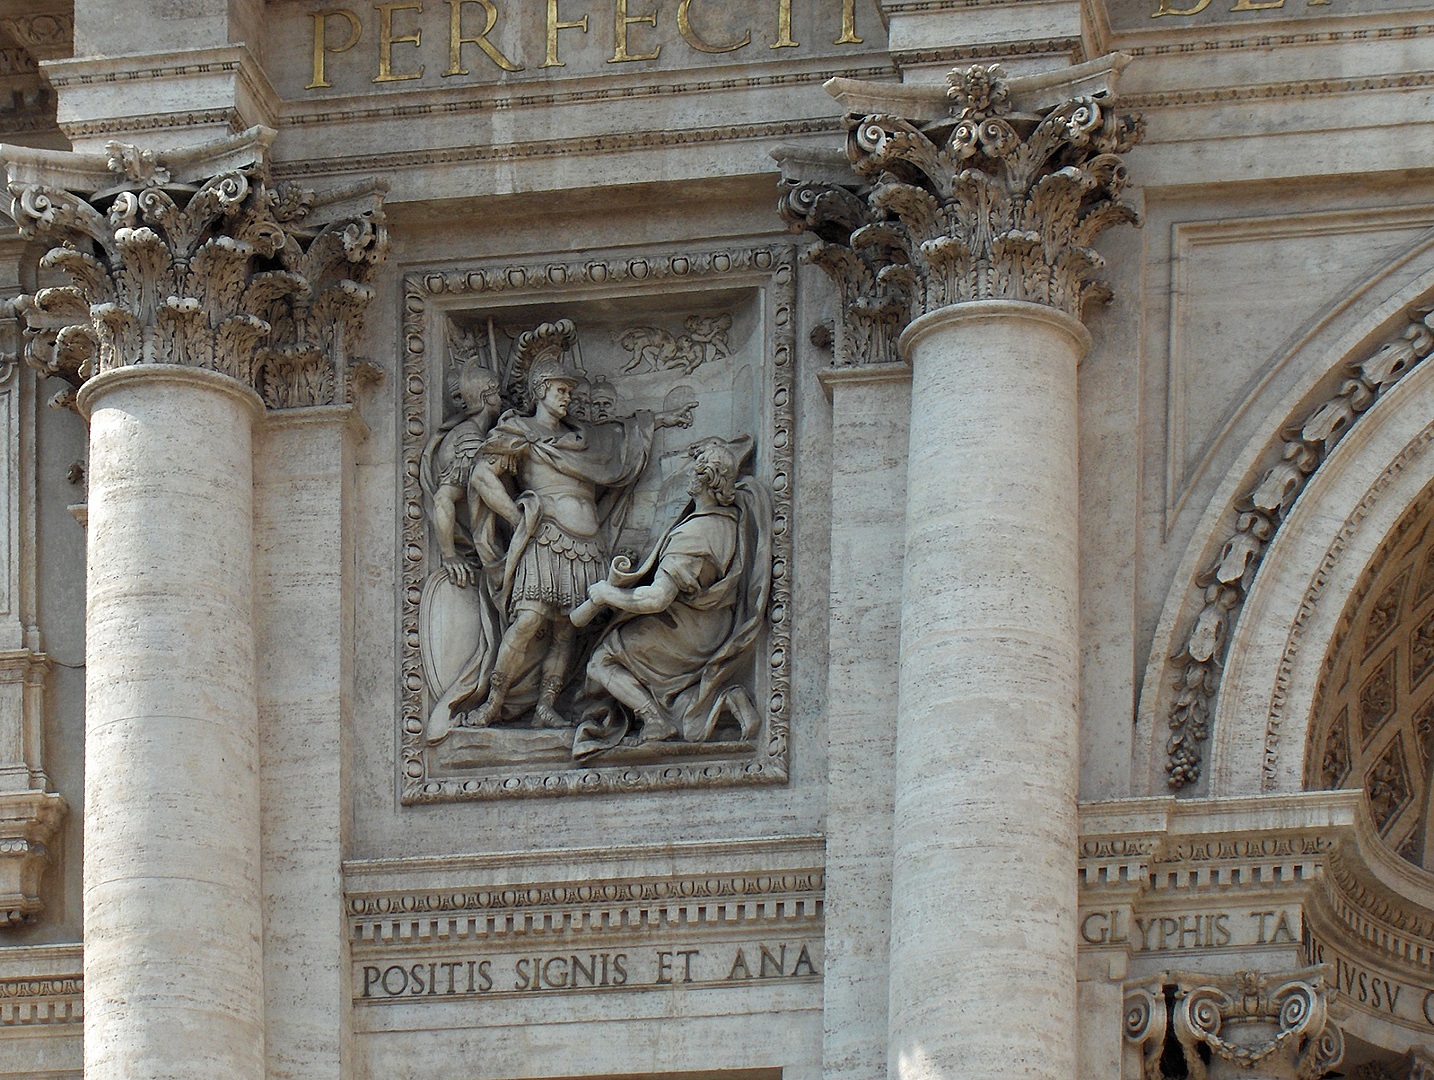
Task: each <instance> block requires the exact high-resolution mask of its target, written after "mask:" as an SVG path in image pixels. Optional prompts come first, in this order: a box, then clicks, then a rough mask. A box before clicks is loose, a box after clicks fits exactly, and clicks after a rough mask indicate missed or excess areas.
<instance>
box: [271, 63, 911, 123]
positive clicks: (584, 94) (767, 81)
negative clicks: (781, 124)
mask: <svg viewBox="0 0 1434 1080" xmlns="http://www.w3.org/2000/svg"><path fill="white" fill-rule="evenodd" d="M690 74H691V75H692V76H694V78H692V79H690V80H684V81H675V82H671V81H669V82H645V83H638V82H633V81H623V80H618V79H607V80H603V81H597V80H582V82H581V85H579V86H577V87H575V88H566V87H565V88H563V89H549V88H548V86H549V84H544V83H528V84H526V85H523V84H520V85H518V86H503V87H493V88H491V89H488V90H478V91H476V92H473V93H470V94H468V95H467V96H462V97H460V96H457V95H455V94H453V93H448V94H435V93H432V92H426V91H420V92H416V93H413V94H405V95H393V96H392V97H391V98H384V99H379V100H377V101H376V100H375V99H374V97H373V96H372V95H363V96H343V97H328V98H322V99H318V100H316V101H313V102H310V101H308V100H305V101H300V102H290V103H289V104H288V106H287V111H286V112H285V113H284V115H283V116H281V117H280V119H279V121H278V123H279V125H280V126H281V127H304V126H308V125H311V124H342V123H370V122H372V121H374V120H388V119H407V118H411V117H416V116H449V115H455V114H457V115H463V114H467V113H490V112H497V111H502V110H505V109H526V108H549V107H552V106H563V105H588V104H595V103H598V102H604V101H623V102H627V101H640V100H643V99H645V98H668V97H671V96H673V95H675V94H681V95H692V94H705V93H721V92H728V91H732V90H759V89H765V88H768V87H773V86H806V85H810V84H813V83H815V84H818V85H820V84H821V83H824V82H826V81H827V80H828V79H830V78H833V77H834V76H838V75H847V76H853V77H858V78H867V79H881V78H883V77H885V78H888V79H890V78H894V72H893V71H892V69H891V66H890V65H889V64H881V65H876V66H866V67H857V68H852V67H840V68H832V67H821V68H813V69H811V70H807V71H782V72H776V73H765V74H746V75H737V74H728V75H726V77H724V78H713V77H711V69H703V70H702V71H701V72H693V73H690ZM575 81H577V80H575Z"/></svg>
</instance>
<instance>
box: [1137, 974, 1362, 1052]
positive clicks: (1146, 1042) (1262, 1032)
mask: <svg viewBox="0 0 1434 1080" xmlns="http://www.w3.org/2000/svg"><path fill="white" fill-rule="evenodd" d="M1335 996H1336V995H1335V989H1334V987H1333V986H1332V985H1331V972H1330V969H1329V967H1328V965H1315V966H1313V967H1307V968H1301V969H1299V970H1297V971H1284V972H1262V971H1237V972H1235V973H1234V974H1232V975H1217V974H1203V973H1201V974H1197V973H1189V972H1166V973H1165V974H1164V975H1163V976H1162V977H1161V978H1160V979H1158V980H1156V981H1154V982H1152V983H1150V984H1148V985H1143V986H1133V987H1127V989H1126V1000H1125V1040H1126V1043H1127V1045H1130V1046H1131V1047H1132V1048H1133V1049H1137V1050H1138V1051H1139V1052H1140V1056H1141V1061H1142V1067H1141V1073H1142V1076H1143V1077H1144V1078H1145V1080H1160V1078H1161V1077H1162V1076H1163V1075H1164V1070H1163V1064H1162V1063H1163V1062H1164V1061H1166V1060H1168V1058H1169V1056H1170V1055H1171V1054H1172V1053H1176V1054H1178V1055H1179V1056H1180V1057H1181V1058H1183V1060H1184V1063H1185V1066H1186V1070H1187V1073H1188V1075H1189V1076H1190V1078H1191V1080H1236V1078H1239V1080H1320V1078H1321V1077H1323V1076H1325V1075H1326V1074H1328V1073H1329V1072H1330V1071H1331V1070H1333V1069H1334V1068H1335V1067H1336V1066H1337V1065H1338V1064H1339V1063H1340V1061H1341V1060H1342V1059H1343V1057H1344V1035H1343V1033H1342V1032H1341V1030H1340V1028H1339V1025H1338V1024H1337V1023H1336V1022H1335V1020H1334V1017H1333V1016H1332V1015H1331V1003H1332V1001H1333V1000H1334V998H1335ZM1167 1018H1168V1019H1167ZM1172 1043H1173V1044H1174V1045H1173V1046H1172V1045H1171V1044H1172Z"/></svg>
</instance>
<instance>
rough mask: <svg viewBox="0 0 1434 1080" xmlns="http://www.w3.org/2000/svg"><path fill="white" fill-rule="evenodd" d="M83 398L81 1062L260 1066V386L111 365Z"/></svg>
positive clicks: (210, 1068) (90, 1075) (118, 1078)
mask: <svg viewBox="0 0 1434 1080" xmlns="http://www.w3.org/2000/svg"><path fill="white" fill-rule="evenodd" d="M80 403H81V407H82V408H83V409H84V410H85V411H86V412H87V413H88V414H89V417H90V484H89V553H88V574H87V601H86V602H87V620H86V626H87V632H86V633H87V637H86V654H87V663H88V670H87V686H86V698H85V709H86V716H85V766H86V767H85V825H84V834H85V873H84V922H85V961H84V967H85V1078H86V1080H194V1078H195V1077H204V1078H205V1080H260V1078H262V1077H263V1075H264V1023H263V963H262V956H261V945H260V939H261V928H262V923H261V917H262V908H261V902H260V865H259V855H260V847H259V775H258V773H259V760H258V720H257V711H256V706H255V689H254V687H255V676H254V635H253V621H252V619H253V596H252V591H253V583H252V578H253V523H252V518H253V460H252V450H251V436H252V428H253V425H254V422H255V418H256V416H257V415H258V413H259V412H260V411H261V406H260V405H259V401H258V398H257V396H256V395H255V394H254V393H253V391H252V390H249V389H247V388H245V387H242V386H241V385H240V384H238V383H237V382H234V381H232V380H230V379H228V378H226V377H224V376H221V375H216V374H214V373H212V372H207V371H199V370H194V369H190V368H182V367H171V366H168V365H145V366H136V367H130V368H124V369H120V370H116V371H113V372H108V373H106V374H104V375H101V376H99V377H97V378H96V379H94V380H92V381H91V382H90V383H88V384H87V385H86V386H85V388H84V389H83V390H82V391H81V402H80Z"/></svg>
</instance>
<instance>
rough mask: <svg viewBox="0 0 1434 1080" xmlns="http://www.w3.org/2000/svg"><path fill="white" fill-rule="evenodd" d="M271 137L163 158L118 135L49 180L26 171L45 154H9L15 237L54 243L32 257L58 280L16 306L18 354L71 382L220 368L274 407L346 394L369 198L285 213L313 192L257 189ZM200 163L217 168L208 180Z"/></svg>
mask: <svg viewBox="0 0 1434 1080" xmlns="http://www.w3.org/2000/svg"><path fill="white" fill-rule="evenodd" d="M271 138H272V133H266V132H264V131H263V129H254V130H253V131H250V132H247V133H245V134H244V135H242V136H239V137H237V138H235V139H232V140H228V141H224V142H220V143H217V144H213V145H211V146H209V147H204V148H199V149H198V151H197V152H196V151H195V150H190V151H180V152H178V153H176V154H175V155H174V156H173V158H172V159H171V158H169V157H167V156H166V155H165V154H164V153H162V152H155V151H148V150H139V149H137V148H135V147H131V146H127V145H124V144H121V143H118V142H115V143H111V144H110V145H109V146H108V148H107V154H106V155H103V156H100V155H91V156H89V157H85V156H81V157H80V158H79V159H78V160H77V162H75V163H72V165H71V167H70V170H69V171H68V172H66V173H65V174H63V179H61V180H59V181H58V182H57V183H56V184H55V185H53V186H51V185H48V184H46V183H45V182H44V181H43V180H40V181H36V180H34V179H33V177H35V176H36V175H40V176H42V177H43V175H44V173H45V169H46V162H45V160H44V159H35V160H29V159H27V158H26V157H25V156H24V154H23V152H21V153H20V154H16V155H12V157H11V158H10V159H9V160H8V161H7V171H8V172H9V177H8V189H9V191H10V193H11V196H12V216H13V217H14V219H15V221H16V223H17V224H18V226H19V228H20V231H21V235H22V236H24V237H25V238H26V239H40V240H47V241H49V242H51V243H52V244H53V245H54V246H53V247H52V248H51V249H50V251H49V252H48V253H47V254H46V255H45V256H44V257H43V259H42V260H41V266H42V267H45V268H48V269H58V270H61V271H62V272H64V273H65V274H66V275H67V276H68V277H69V278H70V281H71V285H70V286H68V287H66V288H65V289H62V290H61V289H46V290H41V291H40V292H39V293H37V294H36V296H35V297H34V298H32V300H31V302H30V303H28V305H27V306H26V327H25V331H24V332H25V337H26V350H25V352H26V360H27V362H28V363H30V364H31V365H32V366H34V367H35V368H37V369H38V370H40V371H41V372H43V373H44V374H46V375H58V376H60V377H61V378H63V379H65V380H66V382H68V383H70V385H71V387H72V389H74V390H77V389H78V388H79V387H80V385H81V384H82V383H83V382H84V381H85V380H86V379H88V378H90V377H91V376H93V375H95V374H98V373H100V372H103V371H108V370H111V369H113V368H117V367H124V366H127V365H130V364H136V363H159V364H179V365H189V366H194V367H202V368H207V369H210V370H213V371H217V372H220V373H222V374H225V375H229V376H231V377H232V378H235V379H237V380H238V381H240V382H243V383H245V384H247V385H250V386H253V387H254V389H256V390H258V391H259V393H260V395H261V397H262V398H263V399H264V400H265V402H266V403H267V404H269V405H270V407H273V408H284V407H291V406H301V405H323V404H331V403H335V402H339V401H343V400H346V399H347V397H348V394H349V378H348V373H349V367H350V365H351V364H352V363H353V362H355V360H356V359H357V358H354V357H351V356H350V351H351V346H352V343H353V342H354V340H355V339H356V337H357V334H358V332H359V325H360V318H361V315H362V312H363V309H364V307H365V306H366V305H367V303H368V301H369V300H370V299H371V297H372V290H371V289H370V288H369V286H368V285H367V284H366V283H365V281H364V280H363V279H365V278H366V277H367V275H368V273H369V271H370V269H371V268H372V267H373V266H375V265H377V263H378V262H380V261H382V259H383V257H384V255H385V252H386V248H387V244H386V233H385V231H384V226H383V216H382V212H381V211H380V210H379V209H378V205H379V203H378V200H379V198H381V194H380V191H379V188H378V186H377V185H375V184H372V183H370V184H368V185H366V186H365V187H364V190H363V191H359V190H358V189H355V190H354V191H350V192H345V193H342V194H341V201H347V202H354V201H356V199H357V200H362V199H363V198H364V196H367V203H366V205H365V206H364V208H363V209H361V210H360V211H359V212H357V213H354V214H348V215H345V214H344V213H343V212H342V210H340V211H339V213H338V214H336V215H335V217H331V218H329V219H328V220H325V221H321V222H320V223H318V225H317V227H312V228H305V227H303V226H301V225H299V224H296V222H297V221H298V220H299V219H300V218H302V217H304V216H305V215H307V214H308V212H309V211H310V209H311V208H312V207H313V205H314V196H313V195H312V193H307V194H297V195H296V194H295V192H293V191H291V190H287V189H284V190H281V191H279V193H277V194H275V193H274V192H271V191H270V189H269V187H268V169H267V164H266V161H265V155H266V150H267V146H268V139H271ZM236 160H237V161H243V160H247V161H248V164H241V165H239V166H238V167H235V163H236ZM205 161H212V162H214V163H215V164H216V165H218V164H219V163H223V164H224V165H225V167H223V168H219V169H218V170H217V171H216V172H214V173H213V174H211V175H205V172H204V169H205V165H204V162H205ZM17 176H21V177H23V180H20V179H16V177H17ZM116 179H118V181H119V183H118V184H116V183H115V180H116ZM64 185H69V187H66V186H64ZM280 212H282V213H280ZM259 259H266V260H268V259H274V260H277V262H278V263H279V266H278V267H269V266H263V265H262V264H259V263H258V262H257V260H259ZM81 327H83V329H80V328H81ZM70 400H72V396H71V395H70V394H62V395H60V396H59V397H57V398H56V402H57V403H61V404H68V403H69V402H70Z"/></svg>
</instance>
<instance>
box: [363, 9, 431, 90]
mask: <svg viewBox="0 0 1434 1080" xmlns="http://www.w3.org/2000/svg"><path fill="white" fill-rule="evenodd" d="M373 9H374V10H375V11H377V12H378V74H377V75H375V76H374V78H373V81H374V82H407V81H408V80H409V79H421V78H423V65H422V64H419V65H418V70H417V71H410V72H408V73H407V74H406V75H395V74H394V73H393V47H394V46H395V45H399V44H404V43H407V44H412V45H414V46H418V45H421V44H422V43H423V31H422V30H419V29H415V30H414V31H413V33H411V34H402V35H400V36H398V37H394V36H393V13H394V12H395V11H412V12H414V13H416V14H418V15H422V14H423V5H422V4H375V5H374V6H373Z"/></svg>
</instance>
